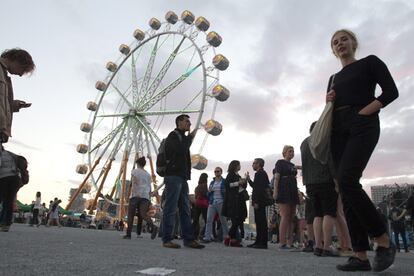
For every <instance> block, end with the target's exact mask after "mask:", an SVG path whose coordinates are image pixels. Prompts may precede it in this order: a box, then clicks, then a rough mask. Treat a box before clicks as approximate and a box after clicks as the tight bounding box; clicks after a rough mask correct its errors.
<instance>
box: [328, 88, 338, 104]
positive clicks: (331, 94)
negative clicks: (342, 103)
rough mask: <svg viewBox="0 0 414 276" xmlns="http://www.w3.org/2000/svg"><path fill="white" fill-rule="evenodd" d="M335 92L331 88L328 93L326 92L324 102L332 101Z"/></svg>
mask: <svg viewBox="0 0 414 276" xmlns="http://www.w3.org/2000/svg"><path fill="white" fill-rule="evenodd" d="M335 97H336V93H335V90H333V89H331V90H330V91H329V92H328V94H326V102H327V103H328V102H333V101H335Z"/></svg>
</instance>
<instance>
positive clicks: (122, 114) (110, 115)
mask: <svg viewBox="0 0 414 276" xmlns="http://www.w3.org/2000/svg"><path fill="white" fill-rule="evenodd" d="M128 115H129V113H121V114H106V115H96V117H97V118H106V117H126V116H128Z"/></svg>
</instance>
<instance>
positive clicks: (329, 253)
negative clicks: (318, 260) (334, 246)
mask: <svg viewBox="0 0 414 276" xmlns="http://www.w3.org/2000/svg"><path fill="white" fill-rule="evenodd" d="M321 257H339V253H338V252H337V251H333V250H325V249H324V250H322V254H321Z"/></svg>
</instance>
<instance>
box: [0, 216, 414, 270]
mask: <svg viewBox="0 0 414 276" xmlns="http://www.w3.org/2000/svg"><path fill="white" fill-rule="evenodd" d="M122 235H123V233H122V232H117V231H110V230H93V229H79V228H65V227H61V228H58V227H50V228H46V227H44V226H42V227H40V228H36V227H29V226H28V225H23V224H13V225H12V227H11V229H10V232H7V233H4V232H0V275H10V276H15V275H58V276H63V275H145V274H141V273H138V272H137V271H140V270H145V269H149V268H165V269H171V270H174V272H173V273H171V274H168V275H172V276H177V275H196V276H201V275H228V276H230V275H352V276H354V275H414V253H412V252H410V253H398V255H397V258H396V261H395V263H394V265H393V266H392V267H390V268H389V269H388V270H386V271H384V272H382V273H373V272H368V273H355V272H351V273H349V272H348V273H345V272H340V271H337V270H336V268H335V265H336V264H338V263H342V262H345V261H346V258H332V257H316V256H314V255H313V254H310V253H302V252H284V251H283V252H282V251H278V250H277V246H276V245H273V244H269V249H267V250H263V249H250V248H246V247H244V248H230V247H225V246H224V245H223V244H220V243H209V244H207V245H206V248H205V249H202V250H198V249H190V248H181V249H168V248H163V247H162V244H161V240H160V239H159V238H157V239H155V240H151V239H150V237H149V235H146V234H144V238H142V239H138V238H136V236H135V235H134V234H133V235H132V239H131V240H124V239H122ZM178 242H179V243H181V241H178ZM244 244H248V242H245V243H244ZM372 258H373V252H370V259H371V260H372ZM146 275H149V274H146ZM153 275H162V274H153Z"/></svg>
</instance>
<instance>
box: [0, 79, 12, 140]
mask: <svg viewBox="0 0 414 276" xmlns="http://www.w3.org/2000/svg"><path fill="white" fill-rule="evenodd" d="M0 74H1V72H0ZM6 89H7V86H6V83H4V82H3V81H0V116H1V117H0V140H1V141H3V142H7V140H8V138H9V136H10V133H8V131H7V120H6V118H4V117H3V116H5V115H6V110H7V106H6V104H8V102H9V101H8V100H7V99H6Z"/></svg>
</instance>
